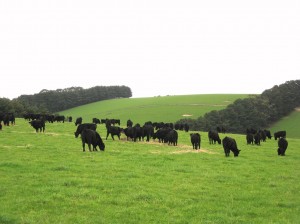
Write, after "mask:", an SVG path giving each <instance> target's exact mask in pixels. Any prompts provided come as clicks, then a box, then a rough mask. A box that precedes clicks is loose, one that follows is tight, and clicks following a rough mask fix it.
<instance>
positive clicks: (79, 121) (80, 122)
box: [75, 117, 82, 126]
mask: <svg viewBox="0 0 300 224" xmlns="http://www.w3.org/2000/svg"><path fill="white" fill-rule="evenodd" d="M80 124H82V117H78V118H76V121H75V126H77V125H80Z"/></svg>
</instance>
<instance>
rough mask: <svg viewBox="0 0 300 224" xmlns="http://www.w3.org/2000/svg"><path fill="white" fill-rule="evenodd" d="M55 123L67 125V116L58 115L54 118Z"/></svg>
mask: <svg viewBox="0 0 300 224" xmlns="http://www.w3.org/2000/svg"><path fill="white" fill-rule="evenodd" d="M54 121H57V122H61V121H62V122H63V123H65V116H64V115H57V116H55V117H54Z"/></svg>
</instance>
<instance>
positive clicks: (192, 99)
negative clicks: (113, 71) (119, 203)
mask: <svg viewBox="0 0 300 224" xmlns="http://www.w3.org/2000/svg"><path fill="white" fill-rule="evenodd" d="M248 96H249V95H247V94H203V95H182V96H163V97H148V98H122V99H113V100H104V101H99V102H96V103H92V104H87V105H83V106H80V107H76V108H72V109H70V110H65V111H61V112H60V114H63V115H65V116H72V117H73V118H74V119H76V118H77V117H82V118H83V122H85V123H88V122H92V118H94V117H96V118H99V119H105V118H116V119H120V120H121V125H125V124H126V121H127V120H128V119H131V120H132V121H133V122H134V123H141V124H143V123H144V122H146V121H149V120H151V121H157V122H160V121H163V122H176V121H178V120H180V119H182V118H185V116H184V115H189V116H188V117H189V118H194V119H195V118H198V117H200V116H202V115H204V114H205V113H207V112H209V111H211V110H221V109H224V108H225V107H226V106H227V105H228V104H230V103H233V102H234V101H235V100H237V99H242V98H246V97H248Z"/></svg>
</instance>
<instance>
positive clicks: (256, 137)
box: [254, 132, 261, 145]
mask: <svg viewBox="0 0 300 224" xmlns="http://www.w3.org/2000/svg"><path fill="white" fill-rule="evenodd" d="M260 140H261V137H260V134H259V132H257V133H256V134H255V135H254V143H255V144H256V145H260Z"/></svg>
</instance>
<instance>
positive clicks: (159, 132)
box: [153, 128, 172, 142]
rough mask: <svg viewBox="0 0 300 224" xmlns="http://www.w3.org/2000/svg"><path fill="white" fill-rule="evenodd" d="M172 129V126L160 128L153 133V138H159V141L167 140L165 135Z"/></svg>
mask: <svg viewBox="0 0 300 224" xmlns="http://www.w3.org/2000/svg"><path fill="white" fill-rule="evenodd" d="M171 130H172V129H171V128H160V129H158V130H157V131H156V132H155V133H154V134H153V139H156V138H158V142H165V137H166V136H167V134H168V133H169V132H170V131H171Z"/></svg>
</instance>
